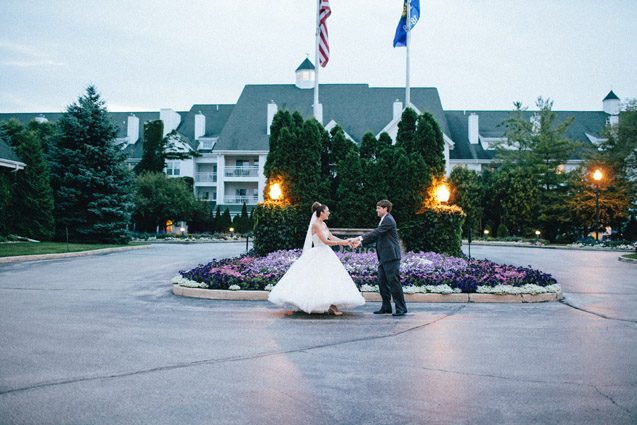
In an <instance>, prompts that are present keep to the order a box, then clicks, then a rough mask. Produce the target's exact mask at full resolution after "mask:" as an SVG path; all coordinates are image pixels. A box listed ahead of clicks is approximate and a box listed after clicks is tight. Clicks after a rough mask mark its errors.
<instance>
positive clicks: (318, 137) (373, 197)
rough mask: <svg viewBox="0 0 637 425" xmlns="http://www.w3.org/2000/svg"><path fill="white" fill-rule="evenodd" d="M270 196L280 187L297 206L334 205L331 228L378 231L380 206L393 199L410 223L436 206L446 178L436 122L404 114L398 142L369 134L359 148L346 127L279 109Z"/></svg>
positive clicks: (396, 209) (409, 112)
mask: <svg viewBox="0 0 637 425" xmlns="http://www.w3.org/2000/svg"><path fill="white" fill-rule="evenodd" d="M269 143H270V150H269V153H268V158H267V161H266V164H265V168H264V171H265V175H266V178H267V184H266V193H265V198H266V199H267V198H268V193H267V192H268V190H269V187H270V185H271V184H273V183H277V182H278V183H279V184H281V185H282V186H283V192H284V196H285V199H286V202H288V203H289V204H291V205H295V206H299V207H300V208H304V207H306V208H305V209H306V210H307V215H309V208H310V205H312V203H313V202H314V201H319V202H321V203H324V204H326V205H328V206H329V207H330V210H331V217H330V225H331V226H332V227H350V228H355V227H359V228H361V227H362V228H368V227H375V226H376V223H377V220H378V219H377V217H376V214H375V206H376V202H377V201H378V200H380V199H390V200H391V201H392V203H393V204H394V209H393V211H392V214H394V216H395V217H396V219H397V221H398V222H399V223H400V222H408V221H410V220H412V219H414V218H415V216H416V214H418V212H419V211H420V210H421V209H422V208H423V207H424V206H425V205H426V204H427V203H428V201H429V200H430V192H431V188H432V187H433V186H434V185H435V183H436V182H437V181H439V180H441V179H443V178H444V174H445V162H444V140H443V135H442V131H441V130H440V127H439V126H438V123H437V122H436V120H435V119H434V117H433V116H432V115H431V114H429V113H427V112H425V113H422V114H421V115H418V114H417V113H416V112H415V111H414V110H413V109H411V108H406V109H405V110H404V112H403V114H402V116H401V120H400V122H399V124H398V133H397V137H396V143H395V144H392V139H391V137H390V136H389V135H388V134H387V133H382V134H380V135H379V137H378V138H376V137H375V136H374V134H372V133H371V132H368V133H366V134H365V135H364V136H363V138H362V140H361V144H360V146H359V145H358V144H357V143H355V142H354V141H353V140H351V139H349V138H348V137H347V135H346V133H345V131H344V130H343V128H341V127H340V126H335V127H334V128H332V129H331V130H330V131H329V132H328V131H326V130H325V129H324V128H323V126H322V125H321V124H320V123H319V122H318V121H316V120H315V119H313V118H311V119H308V120H304V119H303V117H302V116H301V115H300V114H299V113H298V112H293V113H291V112H289V111H279V112H278V113H277V114H276V115H275V116H274V118H273V121H272V125H271V127H270V140H269Z"/></svg>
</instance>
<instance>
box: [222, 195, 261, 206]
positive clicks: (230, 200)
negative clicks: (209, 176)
mask: <svg viewBox="0 0 637 425" xmlns="http://www.w3.org/2000/svg"><path fill="white" fill-rule="evenodd" d="M244 202H245V203H246V204H256V203H258V202H259V197H258V196H226V197H225V202H224V204H243V203H244Z"/></svg>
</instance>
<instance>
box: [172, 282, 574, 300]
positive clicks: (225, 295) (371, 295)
mask: <svg viewBox="0 0 637 425" xmlns="http://www.w3.org/2000/svg"><path fill="white" fill-rule="evenodd" d="M172 291H173V294H175V295H177V296H180V297H190V298H204V299H209V300H233V301H267V299H268V295H269V294H270V293H269V292H268V291H227V290H220V289H201V288H187V287H183V286H179V285H173V289H172ZM362 294H363V297H364V298H365V301H378V302H380V301H381V298H380V294H379V293H376V292H363V293H362ZM562 298H563V296H562V293H561V292H560V293H551V294H537V295H531V294H518V295H495V294H405V301H406V302H410V303H544V302H550V301H559V300H561V299H562Z"/></svg>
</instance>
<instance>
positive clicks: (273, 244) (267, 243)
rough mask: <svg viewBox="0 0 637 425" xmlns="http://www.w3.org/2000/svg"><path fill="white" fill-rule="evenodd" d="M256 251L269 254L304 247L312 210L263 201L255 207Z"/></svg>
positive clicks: (259, 253) (258, 253) (260, 253)
mask: <svg viewBox="0 0 637 425" xmlns="http://www.w3.org/2000/svg"><path fill="white" fill-rule="evenodd" d="M253 214H254V218H255V223H254V252H255V253H256V254H257V255H267V254H269V253H270V252H274V251H278V250H280V249H295V248H301V247H303V242H304V240H305V234H306V232H307V226H308V224H309V220H310V216H311V212H309V211H307V210H306V209H305V208H303V209H302V210H301V209H300V208H298V207H293V206H290V205H285V206H283V205H280V204H275V203H262V204H259V205H257V206H256V207H255V208H254V212H253Z"/></svg>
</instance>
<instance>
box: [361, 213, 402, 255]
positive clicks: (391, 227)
mask: <svg viewBox="0 0 637 425" xmlns="http://www.w3.org/2000/svg"><path fill="white" fill-rule="evenodd" d="M362 238H363V241H362V243H363V244H364V245H368V244H370V243H373V242H374V241H376V255H378V261H380V262H381V263H386V262H388V261H394V260H400V242H399V241H398V231H397V229H396V221H395V220H394V217H392V216H391V214H387V215H386V216H385V218H383V222H382V223H381V224H380V225H379V226H378V227H377V228H376V229H374V230H372V231H371V232H369V233H366V234H364V235H363V236H362Z"/></svg>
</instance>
